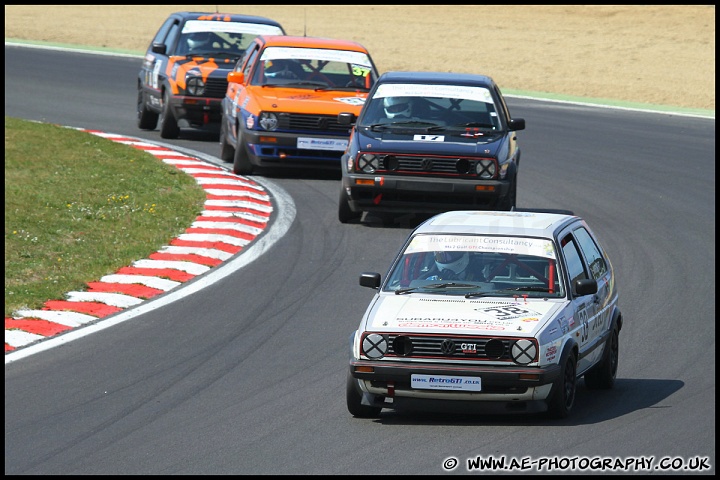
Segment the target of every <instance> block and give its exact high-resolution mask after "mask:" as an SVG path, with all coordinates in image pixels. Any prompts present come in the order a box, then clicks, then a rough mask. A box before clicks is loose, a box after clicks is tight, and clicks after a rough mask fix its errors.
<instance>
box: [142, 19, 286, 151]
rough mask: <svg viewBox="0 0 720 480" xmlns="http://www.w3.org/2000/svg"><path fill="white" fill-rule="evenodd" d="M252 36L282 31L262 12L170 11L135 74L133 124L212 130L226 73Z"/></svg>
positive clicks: (166, 133) (169, 133) (174, 131)
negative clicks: (253, 13)
mask: <svg viewBox="0 0 720 480" xmlns="http://www.w3.org/2000/svg"><path fill="white" fill-rule="evenodd" d="M258 35H285V30H284V29H283V27H282V26H281V25H280V24H279V23H278V22H276V21H275V20H271V19H269V18H265V17H258V16H250V15H238V14H226V13H203V12H176V13H173V14H171V15H170V16H169V17H168V18H167V20H165V22H164V23H163V24H162V26H161V27H160V29H159V30H158V32H157V33H156V34H155V37H154V38H153V40H152V42H151V43H150V46H149V47H148V50H147V52H146V53H145V58H144V59H143V63H142V67H141V68H140V74H139V75H138V84H137V87H138V96H137V124H138V127H139V128H141V129H143V130H154V129H155V128H156V127H157V126H158V123H159V125H160V136H161V137H163V138H177V137H178V135H179V134H180V128H202V129H206V128H207V129H209V130H215V131H217V127H218V126H219V124H220V117H221V114H222V108H221V102H222V99H223V97H224V96H225V91H226V90H227V73H228V72H229V71H231V70H232V69H233V68H234V67H235V64H236V63H237V62H238V60H240V59H241V58H242V57H243V55H244V54H245V50H246V49H247V47H248V46H249V45H251V44H252V43H253V40H254V39H255V37H257V36H258Z"/></svg>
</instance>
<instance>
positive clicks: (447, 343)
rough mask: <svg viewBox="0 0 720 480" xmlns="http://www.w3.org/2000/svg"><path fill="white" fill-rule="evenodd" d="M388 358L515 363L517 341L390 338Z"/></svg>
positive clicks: (432, 337)
mask: <svg viewBox="0 0 720 480" xmlns="http://www.w3.org/2000/svg"><path fill="white" fill-rule="evenodd" d="M387 338H388V347H389V348H388V352H387V354H386V355H385V356H386V357H393V356H394V357H415V358H419V357H421V358H452V359H467V360H495V361H497V360H507V361H512V358H511V354H510V352H511V348H512V344H513V343H514V342H515V339H511V338H493V337H463V336H451V335H450V336H448V335H437V336H431V335H404V334H390V335H388V336H387Z"/></svg>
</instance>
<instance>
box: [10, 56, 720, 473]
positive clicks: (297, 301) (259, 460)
mask: <svg viewBox="0 0 720 480" xmlns="http://www.w3.org/2000/svg"><path fill="white" fill-rule="evenodd" d="M138 68H139V60H138V59H137V58H124V57H120V58H109V57H104V56H99V55H86V54H80V53H68V52H60V51H46V50H36V49H28V48H19V47H8V46H6V48H5V114H6V115H9V116H13V117H18V118H26V119H30V120H40V121H46V122H51V123H57V124H60V125H67V126H71V127H74V128H83V129H91V130H97V131H101V132H109V133H114V134H118V135H122V136H127V137H139V138H142V139H143V140H144V141H147V142H149V143H153V144H162V145H170V146H171V147H172V148H178V149H181V151H183V152H185V153H190V152H193V153H195V154H197V155H200V156H202V157H203V158H205V157H207V158H208V159H209V160H210V163H213V161H215V162H216V163H215V164H216V165H222V162H220V161H219V160H217V159H215V160H213V159H212V158H210V157H217V155H218V154H219V146H218V144H217V139H216V137H214V136H208V135H204V134H201V133H198V132H192V131H187V132H184V134H185V135H184V136H183V137H182V138H180V139H178V140H176V141H171V142H166V141H163V140H162V139H160V137H159V134H158V132H142V131H139V130H137V129H136V127H135V96H136V91H135V77H136V75H137V71H138ZM508 103H509V106H510V110H511V113H512V114H513V116H514V117H522V118H525V119H526V121H527V124H528V128H527V130H525V131H522V132H520V135H519V136H520V141H521V146H522V150H523V156H522V161H521V167H522V168H521V170H520V172H521V173H520V179H519V190H518V207H519V209H524V208H527V209H553V210H571V211H573V212H574V213H576V214H578V215H580V216H583V217H584V218H586V219H587V220H588V222H589V223H590V225H591V226H592V227H593V228H594V230H595V231H596V233H597V234H598V235H599V236H600V238H601V240H602V241H603V243H604V245H605V246H606V249H607V250H608V252H609V254H610V256H611V259H612V261H613V264H614V266H615V268H616V271H617V276H618V283H619V288H620V305H621V307H622V309H623V314H624V317H625V319H626V323H625V327H624V329H623V331H622V333H621V338H620V342H621V343H620V348H621V353H620V366H619V370H618V382H617V385H616V388H615V389H614V390H612V391H610V392H602V393H599V394H598V393H592V394H591V393H590V392H589V391H587V390H585V388H584V387H582V386H581V387H580V388H579V391H578V398H577V404H576V408H575V409H574V411H573V414H572V416H571V417H570V418H568V419H566V420H563V421H549V420H546V419H544V418H542V417H538V416H529V417H515V416H512V417H504V416H503V417H497V416H464V415H455V414H452V413H446V414H410V413H406V414H399V413H393V412H386V413H383V415H382V417H381V418H380V419H378V420H361V419H355V418H352V417H351V416H350V415H349V414H348V413H347V411H346V408H345V400H344V384H345V373H346V369H347V350H348V336H349V334H350V332H351V331H352V330H353V329H354V328H355V327H356V325H357V323H358V321H359V318H360V315H362V313H363V312H364V310H365V308H366V306H367V302H368V301H369V299H370V298H371V296H372V291H371V290H369V289H364V288H362V287H360V286H359V285H358V283H357V278H358V275H359V273H360V272H361V271H380V272H383V273H384V271H385V269H386V268H387V265H388V262H389V261H390V259H391V258H392V257H393V255H394V254H395V252H396V250H397V248H398V247H399V246H400V244H401V242H402V240H404V238H405V237H406V236H407V234H408V233H409V232H410V230H411V229H412V227H413V226H414V225H416V224H417V222H418V221H419V219H417V218H404V217H403V218H399V219H397V221H396V222H395V223H392V224H383V223H379V222H375V221H373V219H366V221H365V222H361V223H358V224H350V225H341V224H340V223H339V222H337V204H336V201H337V194H338V188H339V181H338V180H339V176H333V175H327V176H325V175H323V176H318V175H310V174H299V175H291V174H283V175H277V174H273V175H266V176H263V177H257V178H256V179H257V180H258V182H261V184H262V185H263V186H265V187H266V188H267V191H268V192H269V193H270V196H271V197H272V202H273V205H274V206H276V208H275V209H274V210H273V213H272V215H271V219H270V224H272V225H276V224H282V223H283V222H287V223H288V225H287V228H286V231H284V232H282V234H279V235H277V238H273V241H272V242H270V241H268V242H267V243H266V244H265V245H264V247H263V248H262V249H261V251H260V252H259V253H258V254H257V255H256V256H254V257H253V258H251V259H248V260H245V261H243V262H242V263H243V264H242V265H241V268H240V267H238V268H237V269H234V270H233V271H231V272H229V273H227V274H226V275H218V276H219V277H221V278H218V279H216V281H215V280H214V281H212V282H207V284H202V287H203V288H199V286H200V284H201V283H203V282H202V279H204V278H207V277H209V276H210V275H212V274H213V273H214V272H213V270H211V271H210V272H208V273H206V274H203V275H200V276H199V278H198V279H196V280H193V281H191V282H188V285H187V286H183V287H182V288H179V289H177V290H176V292H177V293H175V295H177V298H176V299H175V301H172V302H169V303H167V304H163V305H162V306H160V307H159V308H155V309H149V308H148V309H147V311H142V312H141V314H139V315H137V316H135V317H133V318H132V319H128V320H127V321H123V322H119V323H117V324H114V325H112V326H111V327H110V328H105V329H103V330H102V331H101V332H96V333H94V334H92V335H86V336H82V337H79V338H77V339H74V340H72V341H69V342H64V343H62V344H61V345H59V346H57V347H54V348H48V349H46V350H42V351H39V352H37V353H35V354H32V355H28V356H25V357H23V358H20V359H18V360H15V361H11V362H7V361H6V366H5V473H6V474H364V475H367V474H378V475H381V474H383V475H386V474H442V473H446V470H444V469H443V463H444V462H445V461H446V460H448V459H450V458H451V457H453V458H456V459H458V461H459V465H458V466H457V467H455V468H454V469H452V470H451V472H453V473H468V467H467V465H468V464H467V461H468V460H470V459H475V458H476V457H478V456H480V457H483V458H486V457H489V456H493V457H494V458H496V459H500V458H506V459H508V460H509V459H510V458H516V459H532V460H541V459H557V460H559V461H560V463H559V464H557V465H556V468H555V469H554V470H552V471H548V470H545V471H544V472H543V473H545V472H547V473H564V472H567V471H568V470H567V469H563V465H565V464H567V463H568V462H569V461H570V459H573V458H577V459H578V461H581V460H582V459H588V460H589V459H594V458H602V459H610V458H622V459H638V458H639V457H644V458H649V457H652V458H653V460H652V462H651V463H650V464H649V465H650V466H649V467H648V468H647V469H644V467H643V468H640V469H638V468H637V467H636V468H635V470H633V469H632V467H629V468H630V469H629V470H628V471H627V473H695V472H698V473H714V471H715V275H714V265H715V161H714V159H715V120H714V118H699V117H695V116H687V115H680V114H664V113H649V112H639V111H634V110H622V109H605V108H597V107H592V106H586V105H576V104H565V103H561V102H548V101H542V100H532V99H527V98H517V97H511V98H509V99H508ZM253 178H255V177H253ZM285 207H287V208H289V209H290V210H285ZM281 212H283V213H281ZM288 212H291V213H288ZM290 218H292V220H290ZM275 222H277V223H275ZM268 228H269V229H271V228H272V227H268ZM268 231H270V230H268ZM263 238H265V236H261V237H260V240H262V239H263ZM242 257H243V254H240V255H238V256H237V258H234V259H232V260H230V261H229V262H228V264H229V263H232V262H233V261H235V260H236V259H239V258H242ZM216 268H217V272H220V271H222V270H223V268H225V267H224V266H223V267H219V268H218V267H216ZM193 286H194V287H193ZM186 289H187V290H186ZM164 297H165V296H161V297H160V298H164ZM153 302H154V301H150V302H147V305H151V304H152V303H153ZM143 305H145V304H143ZM137 308H141V307H133V308H130V309H128V312H129V311H131V310H135V309H137ZM119 315H123V314H119ZM112 318H115V316H110V317H108V321H109V320H111V319H112ZM80 330H82V329H78V331H80ZM6 356H7V355H6ZM663 458H671V459H680V460H679V461H678V460H676V461H678V462H679V463H678V465H682V464H683V462H685V463H684V464H685V465H686V466H691V464H690V461H691V460H693V459H698V458H699V459H706V462H705V464H709V465H710V466H711V468H710V469H709V470H703V471H698V470H681V471H680V472H678V471H677V470H672V469H669V470H662V469H656V468H659V467H660V465H661V463H660V460H661V459H663ZM563 462H564V463H563ZM449 463H451V462H449ZM449 463H448V464H449ZM536 466H537V465H536ZM506 472H507V473H522V472H523V470H520V469H516V470H514V471H509V470H508V471H506ZM472 473H477V470H473V471H472ZM580 473H590V471H589V470H586V471H583V472H580ZM593 473H626V472H622V471H618V470H610V469H607V470H605V471H599V470H598V471H593Z"/></svg>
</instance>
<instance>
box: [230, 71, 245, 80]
mask: <svg viewBox="0 0 720 480" xmlns="http://www.w3.org/2000/svg"><path fill="white" fill-rule="evenodd" d="M227 80H228V82H230V83H244V82H245V74H244V73H243V72H230V73H228V75H227Z"/></svg>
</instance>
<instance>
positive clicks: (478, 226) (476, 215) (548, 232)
mask: <svg viewBox="0 0 720 480" xmlns="http://www.w3.org/2000/svg"><path fill="white" fill-rule="evenodd" d="M575 220H579V217H577V216H574V215H564V214H559V213H541V212H516V211H512V212H495V211H475V210H468V211H451V212H445V213H441V214H439V215H436V216H434V217H432V218H431V219H429V220H427V221H426V222H425V223H423V224H422V225H420V226H419V227H418V228H417V229H416V231H415V233H446V234H447V233H459V234H484V235H487V234H497V235H519V236H531V237H544V238H550V239H552V238H553V233H554V232H556V231H557V230H559V229H560V228H563V227H564V226H565V225H567V224H568V223H570V222H572V221H575Z"/></svg>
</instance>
